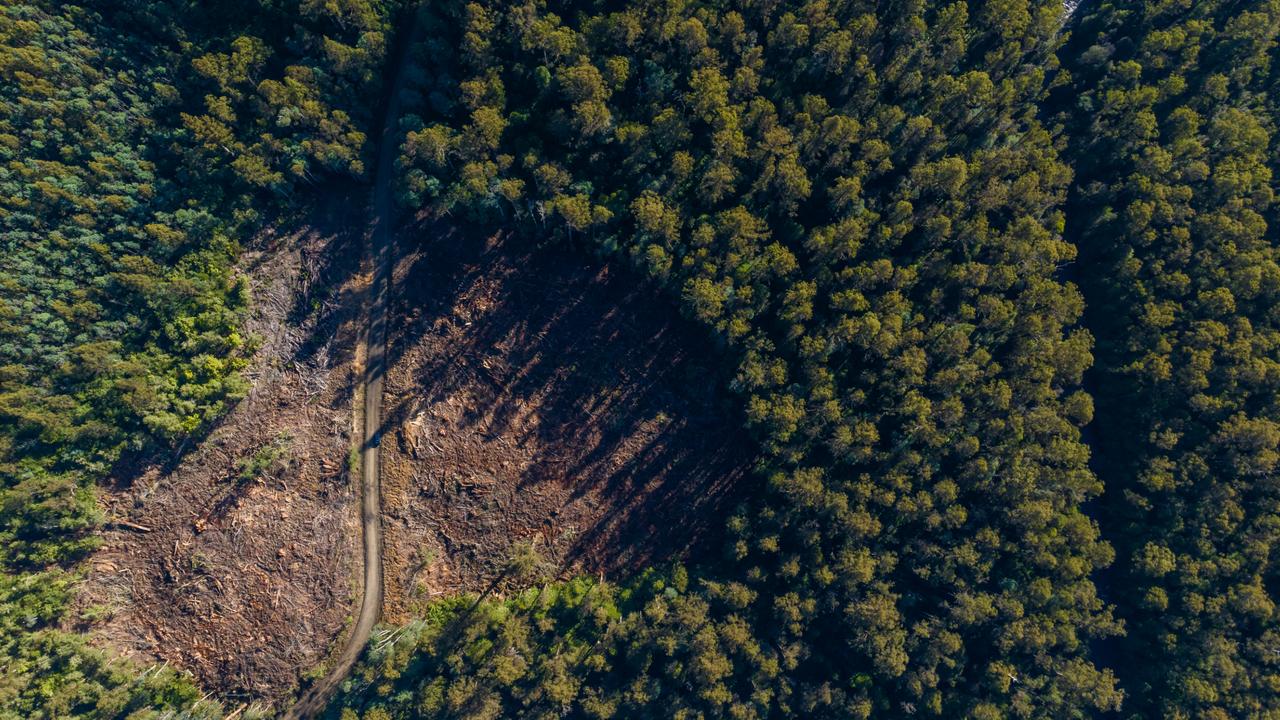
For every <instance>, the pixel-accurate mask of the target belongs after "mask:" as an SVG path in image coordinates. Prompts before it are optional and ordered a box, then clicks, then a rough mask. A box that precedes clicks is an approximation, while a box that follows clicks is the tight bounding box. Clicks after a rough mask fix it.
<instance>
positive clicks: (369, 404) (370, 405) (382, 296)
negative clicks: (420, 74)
mask: <svg viewBox="0 0 1280 720" xmlns="http://www.w3.org/2000/svg"><path fill="white" fill-rule="evenodd" d="M408 13H409V17H408V18H407V21H408V22H409V27H410V29H409V31H408V33H407V35H406V36H405V37H404V38H403V39H402V41H401V43H400V48H399V51H398V53H397V57H396V63H395V66H394V68H393V70H392V72H394V73H395V79H394V81H393V82H392V85H391V87H390V88H389V99H388V101H387V105H386V118H385V119H384V121H383V127H382V138H381V140H380V142H379V143H378V167H377V171H376V174H375V176H374V184H373V198H372V208H371V209H372V217H371V218H370V228H369V244H370V246H371V250H372V260H373V281H372V283H371V284H370V286H369V292H368V295H367V297H366V301H365V302H366V308H365V310H366V312H367V314H368V321H367V323H366V324H365V327H364V328H363V329H362V332H361V336H362V337H361V342H362V343H363V344H364V349H365V354H364V355H365V369H364V377H363V378H362V381H363V388H364V439H363V442H362V444H361V452H360V520H361V527H362V535H363V539H364V594H363V597H362V598H361V600H360V613H359V615H358V616H357V617H356V624H355V627H354V628H353V629H352V631H351V636H350V637H349V638H348V639H347V644H346V646H345V647H344V648H343V649H342V654H341V655H339V656H338V660H337V662H336V663H334V666H333V667H332V668H331V669H330V670H329V673H328V675H326V676H325V677H324V679H322V680H320V681H319V682H317V683H316V684H315V685H312V686H311V687H310V688H309V689H308V690H307V692H306V693H304V694H303V696H302V697H301V698H300V699H299V700H298V702H297V704H295V705H294V706H293V707H291V708H289V710H288V711H287V712H286V713H285V717H286V718H289V719H290V720H304V719H305V718H313V717H316V716H318V715H320V713H322V712H324V709H325V707H326V706H327V705H328V703H329V700H330V699H332V697H333V695H334V693H335V692H336V691H337V689H338V685H339V684H340V683H341V682H342V681H343V680H344V679H345V678H346V677H347V675H348V674H350V672H351V668H353V667H355V664H356V661H357V660H359V659H360V654H361V653H362V652H363V651H364V648H365V645H366V644H367V643H368V642H369V634H370V633H371V632H372V631H373V626H374V625H375V624H377V622H378V618H379V616H380V615H381V613H382V499H381V494H380V489H381V487H380V486H381V482H380V480H381V478H380V466H379V460H380V458H379V452H380V451H379V448H378V445H379V444H380V443H379V442H378V439H379V435H380V433H381V428H382V379H383V376H384V375H385V374H386V349H387V317H388V315H389V313H390V304H391V264H392V256H393V254H394V248H393V245H394V243H393V237H392V233H393V231H394V225H395V203H394V194H393V192H392V189H393V186H394V183H395V162H396V156H397V155H398V150H399V143H398V142H396V137H397V134H398V132H399V128H398V125H397V121H398V120H399V117H400V91H401V88H402V86H403V84H404V76H405V72H404V70H405V66H406V64H407V63H408V59H409V53H410V49H411V48H412V46H413V44H414V41H415V40H416V38H417V34H418V29H419V23H418V21H417V17H418V13H417V12H416V9H415V8H410V9H409V10H408Z"/></svg>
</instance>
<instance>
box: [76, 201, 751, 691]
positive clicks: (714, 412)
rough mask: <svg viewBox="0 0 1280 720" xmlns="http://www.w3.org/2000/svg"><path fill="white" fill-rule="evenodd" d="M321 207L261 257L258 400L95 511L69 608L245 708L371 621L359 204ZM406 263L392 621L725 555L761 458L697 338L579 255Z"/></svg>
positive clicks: (391, 450) (456, 245)
mask: <svg viewBox="0 0 1280 720" xmlns="http://www.w3.org/2000/svg"><path fill="white" fill-rule="evenodd" d="M326 205H328V206H329V207H330V208H345V210H342V209H339V210H335V211H331V216H330V217H316V218H312V220H313V221H314V223H315V224H314V225H313V226H311V227H309V228H308V229H307V230H305V231H302V232H297V233H293V234H290V235H281V236H267V237H264V238H261V239H259V241H258V242H257V244H256V246H255V248H254V249H253V250H252V251H251V252H249V253H247V255H246V257H245V262H244V272H245V273H246V274H247V276H248V277H249V278H250V281H251V287H252V290H253V296H254V299H255V312H254V317H253V319H252V322H251V323H250V329H251V331H252V332H253V333H255V334H256V335H258V336H260V337H261V338H262V339H263V347H262V350H261V351H260V352H259V354H258V355H257V356H256V357H255V359H254V362H253V366H252V368H251V370H250V371H249V372H248V377H249V379H250V380H251V381H252V382H253V389H252V391H251V392H250V394H249V396H248V397H247V398H245V400H244V401H242V402H241V403H240V404H239V405H238V406H237V407H236V409H235V410H234V411H232V412H231V413H229V414H228V416H227V417H226V418H225V419H224V420H223V421H222V422H221V423H220V424H219V425H218V426H217V427H216V428H215V429H214V430H213V431H212V432H211V433H210V434H209V436H208V437H206V438H204V439H203V440H201V441H200V442H198V443H192V446H191V447H187V448H185V455H181V456H180V457H179V458H177V459H175V460H174V461H172V462H171V463H168V464H167V465H166V464H164V463H163V462H161V463H160V464H153V465H150V466H145V467H138V468H134V469H133V470H131V471H128V472H122V473H121V474H120V475H119V476H118V477H116V478H115V479H114V484H113V486H111V487H108V488H106V489H105V490H104V492H103V500H102V502H103V506H104V511H105V513H106V515H107V517H108V518H109V519H110V520H111V521H112V523H113V525H112V526H111V529H109V530H108V532H106V533H105V545H104V547H103V548H102V550H101V551H99V552H98V553H96V554H95V555H94V557H93V558H92V560H91V563H90V567H91V572H90V576H89V578H88V580H87V581H86V583H85V585H84V590H83V592H82V594H81V597H80V599H79V600H78V603H79V607H80V608H81V609H82V610H85V611H88V610H92V611H93V612H89V613H87V615H89V616H103V615H105V619H102V618H99V619H95V620H93V621H92V622H90V623H87V624H89V625H91V626H92V629H93V631H94V634H93V637H95V638H96V639H97V641H98V642H101V643H104V644H108V645H111V646H114V647H115V648H117V649H119V650H122V651H124V652H126V653H128V654H132V655H134V656H136V657H139V658H141V659H143V660H147V661H154V662H169V663H171V664H173V665H176V666H178V667H182V668H186V669H188V670H191V671H192V672H193V673H195V675H196V676H197V678H198V679H199V681H200V682H201V684H202V685H203V686H204V687H205V688H206V689H208V690H210V691H213V692H215V693H216V694H218V695H219V696H221V697H223V698H227V699H231V700H238V699H243V700H250V699H268V700H277V701H278V700H281V699H283V698H285V697H286V696H288V695H289V694H290V693H291V692H292V690H293V688H295V687H296V686H297V684H298V678H299V675H300V674H302V673H306V672H307V671H309V670H311V669H312V668H315V667H317V666H318V665H320V664H321V663H322V662H324V661H325V657H326V653H327V652H330V651H331V650H332V649H334V648H336V647H338V645H336V644H335V641H337V640H339V639H340V638H341V637H342V635H343V633H344V628H348V627H349V623H350V621H351V618H352V614H353V613H354V612H355V610H356V608H357V606H358V605H359V596H358V593H356V592H355V590H356V589H358V588H359V587H360V582H359V579H358V573H359V572H360V567H359V561H358V558H359V552H360V527H359V523H358V522H357V514H356V512H355V507H356V506H357V500H358V497H357V495H356V493H355V487H356V486H355V484H354V482H353V478H351V477H350V476H349V474H348V456H349V452H350V450H351V448H352V439H353V437H356V435H353V422H355V421H356V420H358V418H357V417H355V416H354V415H353V412H352V406H351V401H352V394H353V388H354V385H355V383H356V382H357V380H358V379H359V377H360V373H361V372H362V363H363V359H362V358H358V357H357V356H356V355H357V353H356V352H355V350H356V347H357V344H358V343H357V340H358V338H359V333H358V325H357V323H358V321H359V320H360V319H361V317H362V315H361V312H360V307H361V303H362V302H363V300H364V298H365V290H366V289H367V284H368V280H369V277H368V274H367V273H366V274H364V275H357V276H355V277H351V275H352V273H351V271H350V269H351V268H357V267H360V265H361V262H360V257H361V246H362V241H361V238H360V237H359V236H358V235H359V233H360V232H362V231H363V228H364V225H363V222H362V219H361V217H360V216H359V215H358V211H359V208H360V207H361V206H362V203H361V202H359V201H350V200H348V201H334V202H329V203H326ZM352 208H354V210H352ZM344 213H345V216H344ZM343 233H348V234H351V235H352V236H350V237H348V236H346V235H344V234H343ZM399 242H400V245H401V247H400V248H399V250H398V256H399V257H400V260H399V262H398V263H397V266H396V269H395V273H394V278H393V307H392V313H391V317H392V319H391V323H390V327H389V331H390V332H389V342H388V349H387V363H388V371H387V375H386V378H385V384H386V388H385V393H384V397H383V402H384V409H383V413H382V418H383V429H382V432H381V437H382V442H381V451H382V452H381V457H382V460H381V465H382V495H383V502H382V507H383V525H384V528H385V531H384V544H385V556H384V563H385V584H386V588H385V589H386V597H385V609H384V613H383V615H384V619H386V620H388V621H392V622H396V621H401V620H404V619H406V618H407V617H409V616H410V615H411V614H412V613H413V612H415V611H417V610H420V609H421V608H422V607H424V606H425V604H426V603H428V602H429V601H430V600H432V599H435V598H439V597H442V596H445V595H449V594H453V593H457V592H464V591H472V592H485V591H491V592H492V591H496V592H499V593H501V592H504V591H506V590H508V589H510V588H512V587H515V586H518V585H520V584H527V583H528V582H531V580H532V578H530V577H527V576H526V577H516V576H514V575H512V574H511V573H509V572H508V566H509V564H510V559H511V558H512V556H513V554H515V551H516V548H517V547H518V546H520V545H525V546H532V548H533V549H534V551H535V552H536V553H537V554H538V555H539V556H541V557H542V558H543V560H544V562H543V563H542V566H541V568H540V569H539V571H538V577H540V578H549V577H554V576H565V575H567V574H570V573H574V572H587V573H593V574H594V573H604V574H617V573H620V572H623V571H625V570H627V569H630V568H634V567H638V566H640V565H644V564H647V563H651V562H657V561H662V560H665V559H668V558H673V557H682V556H686V555H689V554H697V553H698V545H699V543H706V544H708V546H709V547H710V548H713V550H712V551H714V548H716V547H717V546H718V543H717V542H716V537H715V536H716V532H717V530H718V528H719V526H720V525H721V523H722V520H723V511H725V510H726V509H727V507H728V506H730V505H731V504H732V503H733V502H735V501H736V499H737V497H738V495H736V494H735V491H741V489H742V486H741V484H739V480H741V479H742V478H743V477H744V476H745V475H746V474H747V472H748V470H749V467H750V465H751V463H752V455H751V451H750V448H751V445H750V443H748V442H747V441H746V440H745V438H743V437H742V435H741V433H740V432H739V431H738V430H737V429H738V428H740V427H741V422H740V421H739V419H738V418H736V417H735V416H734V411H733V410H732V407H733V403H732V402H730V401H729V400H728V399H727V398H726V397H724V396H723V394H722V393H721V392H720V391H719V390H717V388H718V387H720V386H721V385H722V382H721V381H722V378H720V377H719V376H718V374H717V373H718V371H717V370H716V369H715V360H714V359H715V358H716V356H717V353H716V352H715V350H714V348H712V347H710V346H709V344H708V342H707V340H706V338H705V335H704V334H703V333H702V332H700V331H699V330H698V329H696V328H693V327H691V326H690V325H688V324H687V323H685V322H683V321H680V320H679V319H678V317H677V314H676V312H675V311H674V309H673V308H672V307H671V306H670V304H669V303H667V302H666V301H665V300H663V299H662V297H661V295H660V294H658V293H657V292H656V291H655V290H654V289H653V288H652V287H648V286H646V285H645V284H644V283H642V282H640V281H639V280H638V279H637V278H636V277H635V276H633V275H631V274H629V273H627V272H626V271H624V270H622V269H619V268H616V267H611V266H608V265H605V266H601V265H600V264H599V263H598V262H595V261H591V260H589V259H584V258H583V257H582V256H581V255H578V254H575V253H572V252H568V251H564V250H534V249H531V248H529V247H528V246H527V245H526V244H524V243H521V242H517V241H515V240H511V239H508V238H506V237H505V236H501V235H498V236H492V237H467V236H465V235H463V234H462V233H460V232H457V231H449V230H443V229H441V228H439V227H432V228H415V229H413V230H407V231H405V232H403V233H402V236H401V238H400V241H399ZM161 460H162V461H163V459H161ZM102 609H104V610H105V613H103V612H101V611H100V610H102Z"/></svg>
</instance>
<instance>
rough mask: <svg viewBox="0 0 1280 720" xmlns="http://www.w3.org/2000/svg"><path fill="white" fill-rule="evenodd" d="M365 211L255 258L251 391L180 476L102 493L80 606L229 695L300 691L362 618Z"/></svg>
mask: <svg viewBox="0 0 1280 720" xmlns="http://www.w3.org/2000/svg"><path fill="white" fill-rule="evenodd" d="M361 204H362V203H361V202H360V201H359V200H356V201H354V202H352V201H348V200H345V199H344V200H340V201H334V202H330V203H326V205H328V206H329V207H330V208H340V209H338V210H333V209H330V210H329V211H328V214H327V216H326V215H321V214H317V215H316V216H314V217H311V218H309V220H310V221H311V222H312V223H314V224H312V225H310V226H308V227H307V229H306V230H303V231H298V232H294V233H289V234H281V235H274V234H271V233H267V234H265V235H264V236H263V237H260V238H258V239H256V240H255V242H254V244H253V247H252V248H251V249H250V251H249V252H248V253H246V255H245V257H244V260H243V262H242V271H243V272H244V273H245V274H246V275H247V276H248V278H249V279H250V284H251V288H252V295H253V303H254V310H253V314H252V317H251V319H250V322H249V328H248V329H249V330H250V331H251V332H252V333H253V334H254V335H256V336H258V337H260V338H261V339H262V343H263V344H262V348H261V350H260V351H259V353H258V354H257V355H256V357H255V358H254V360H253V363H252V366H251V368H250V369H249V371H248V372H247V377H248V379H249V380H250V381H251V382H252V390H251V391H250V393H249V395H248V396H247V397H246V398H245V399H244V400H243V401H242V402H241V403H240V404H239V405H238V406H237V407H236V408H235V409H234V410H233V411H232V412H231V413H229V414H228V415H227V417H226V418H224V419H223V420H222V421H221V422H220V423H219V424H218V426H217V427H216V428H215V429H214V430H213V431H212V432H211V433H210V434H209V435H208V436H207V437H206V438H204V439H203V440H201V441H200V442H199V443H198V444H196V443H193V444H192V445H193V446H191V447H187V448H185V450H186V454H185V455H184V456H182V457H181V458H180V460H178V461H177V462H176V463H173V465H172V466H170V467H166V466H165V465H164V464H151V465H144V466H142V467H134V468H132V469H130V470H126V471H122V472H121V473H120V474H119V475H118V476H117V477H115V478H113V486H111V487H108V488H106V489H104V491H103V492H102V504H103V507H104V511H105V514H106V516H107V517H108V518H109V519H110V520H111V521H113V524H112V525H111V526H109V528H110V529H109V530H108V531H107V532H106V533H105V535H104V540H105V545H104V547H103V548H102V549H101V550H100V551H99V552H97V553H96V554H95V555H94V556H93V558H92V560H91V563H90V567H91V572H90V575H89V577H88V579H87V581H86V583H85V584H84V588H83V591H82V593H81V596H80V598H79V600H78V603H79V606H80V607H81V608H95V607H96V608H101V609H104V610H105V611H106V613H107V619H105V620H99V621H96V622H94V623H92V626H93V628H92V629H93V631H94V635H93V636H94V637H95V638H96V639H97V641H98V642H105V643H107V644H109V645H111V646H114V647H115V648H117V649H119V650H121V651H123V652H125V653H127V654H131V655H133V656H135V657H139V658H141V659H143V660H145V661H154V662H169V663H171V664H173V665H176V666H179V667H182V668H186V669H188V670H190V671H192V672H193V673H195V675H196V677H197V678H198V679H199V681H200V683H201V685H202V686H203V687H204V688H206V689H208V690H211V691H215V692H217V693H218V694H219V695H221V696H224V697H227V698H230V699H236V698H241V697H243V698H246V699H248V698H266V699H276V698H279V697H281V696H282V695H284V694H287V693H288V692H289V691H290V690H291V688H293V687H294V686H295V685H296V684H297V682H298V677H299V674H300V673H303V672H306V671H308V670H310V669H311V668H313V667H315V666H316V665H318V664H319V663H320V662H322V660H323V656H324V654H325V652H326V651H327V650H328V648H329V647H330V644H331V643H332V642H333V641H334V640H335V638H336V637H337V636H338V635H339V634H340V633H341V632H342V630H343V628H344V625H345V624H346V623H347V620H348V616H349V615H350V613H352V612H353V595H352V592H353V583H354V579H355V578H354V575H353V574H354V573H356V572H358V571H359V567H358V552H359V543H360V535H359V529H358V523H357V522H356V520H357V518H356V516H355V514H354V512H353V507H354V503H355V502H356V497H357V496H356V494H355V490H354V486H353V484H352V480H351V478H350V477H349V476H348V472H347V466H348V453H349V450H350V448H351V445H352V424H353V415H352V408H351V399H352V384H353V381H354V378H355V373H356V370H357V368H356V365H357V362H356V360H357V358H356V357H355V353H354V350H355V347H356V344H355V340H356V327H355V321H356V320H357V319H358V317H359V312H358V311H359V307H360V297H361V294H360V290H361V287H360V286H361V283H362V282H367V278H362V277H352V275H353V273H352V272H351V269H352V268H358V267H359V266H360V257H361V250H362V242H361V239H360V237H359V235H358V233H359V232H361V230H362V228H363V225H362V218H361V217H360V216H359V215H358V214H357V215H355V216H354V217H349V216H348V215H350V211H349V210H346V209H343V208H351V207H354V208H356V209H357V210H358V208H359V207H360V205H361ZM348 232H354V233H356V235H355V236H352V237H349V236H347V235H345V234H344V233H348ZM160 460H161V462H163V460H164V459H163V458H162V459H160ZM120 521H123V523H125V524H121V522H120ZM354 587H358V584H354ZM99 614H100V613H99Z"/></svg>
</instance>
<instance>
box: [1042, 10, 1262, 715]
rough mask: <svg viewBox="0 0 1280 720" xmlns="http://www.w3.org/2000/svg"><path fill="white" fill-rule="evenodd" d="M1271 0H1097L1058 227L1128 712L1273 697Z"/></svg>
mask: <svg viewBox="0 0 1280 720" xmlns="http://www.w3.org/2000/svg"><path fill="white" fill-rule="evenodd" d="M1277 34H1280V3H1276V2H1266V1H1264V2H1246V3H1226V2H1214V1H1210V2H1195V3H1158V2H1143V3H1132V4H1122V3H1099V4H1097V6H1096V7H1090V8H1088V10H1087V12H1086V13H1085V15H1084V16H1083V17H1082V18H1081V21H1080V23H1079V27H1078V28H1077V29H1076V30H1075V33H1074V38H1073V41H1072V43H1071V45H1070V47H1069V48H1067V50H1066V51H1065V52H1064V57H1065V58H1066V61H1067V64H1068V65H1069V67H1070V69H1071V72H1072V74H1073V76H1074V82H1073V85H1072V87H1071V95H1072V97H1071V98H1069V100H1068V101H1067V102H1064V103H1063V104H1064V106H1065V108H1066V110H1067V112H1069V113H1070V114H1071V121H1070V122H1071V123H1072V131H1071V136H1072V138H1073V142H1072V144H1071V146H1070V149H1071V151H1072V158H1073V160H1074V164H1075V168H1076V185H1075V188H1074V190H1073V192H1072V199H1071V202H1070V203H1068V206H1067V208H1068V217H1069V218H1070V221H1069V223H1068V227H1069V231H1070V234H1071V236H1072V238H1073V239H1074V240H1075V241H1076V242H1077V243H1078V244H1079V246H1080V248H1081V255H1082V259H1083V263H1082V268H1081V272H1080V277H1081V282H1082V285H1083V288H1084V294H1085V299H1086V301H1087V305H1088V307H1089V308H1090V311H1089V326H1090V328H1091V329H1092V330H1093V331H1094V332H1095V333H1096V334H1097V336H1098V343H1097V356H1098V358H1097V363H1096V364H1095V366H1094V370H1093V376H1094V378H1095V383H1096V388H1093V389H1094V395H1095V397H1096V398H1097V422H1098V425H1097V435H1098V442H1097V443H1096V452H1097V453H1098V464H1097V467H1098V468H1099V472H1100V474H1101V477H1102V479H1103V480H1104V482H1105V484H1106V487H1107V497H1106V502H1105V503H1103V504H1102V505H1101V508H1102V510H1103V517H1104V518H1105V522H1106V528H1107V531H1108V532H1107V535H1108V537H1109V538H1110V539H1112V540H1113V542H1114V543H1115V545H1116V549H1117V552H1118V555H1119V559H1118V561H1117V562H1116V565H1115V568H1114V570H1113V577H1112V578H1111V579H1110V584H1111V585H1112V587H1113V592H1112V593H1111V595H1113V596H1114V599H1115V602H1116V604H1117V608H1118V614H1119V616H1120V617H1122V618H1123V619H1124V621H1125V625H1126V628H1127V636H1126V638H1125V639H1124V641H1123V642H1122V643H1119V644H1117V646H1116V653H1117V657H1116V659H1115V667H1116V668H1117V671H1118V672H1119V674H1120V679H1121V681H1122V683H1123V685H1124V687H1125V688H1126V690H1127V692H1128V699H1127V701H1126V703H1125V708H1126V714H1128V715H1129V716H1131V717H1173V718H1183V717H1203V718H1228V717H1231V718H1242V717H1271V716H1274V715H1275V714H1276V713H1277V712H1280V610H1277V607H1276V595H1277V592H1280V569H1278V568H1277V566H1276V561H1275V554H1276V552H1277V550H1280V486H1277V484H1276V481H1275V472H1276V466H1277V461H1278V460H1280V400H1278V397H1277V390H1278V389H1280V242H1277V235H1276V228H1277V227H1278V225H1277V220H1280V216H1278V215H1277V203H1276V188H1277V177H1278V176H1277V171H1280V154H1278V152H1277V149H1278V145H1277V142H1278V140H1277V134H1276V131H1277V127H1276V122H1277V119H1278V118H1280V115H1277V113H1276V110H1277V105H1276V99H1277V97H1278V92H1277V91H1280V83H1278V79H1280V73H1278V71H1277V69H1276V65H1275V61H1276V59H1277V55H1276V53H1277V50H1276V38H1277Z"/></svg>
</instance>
